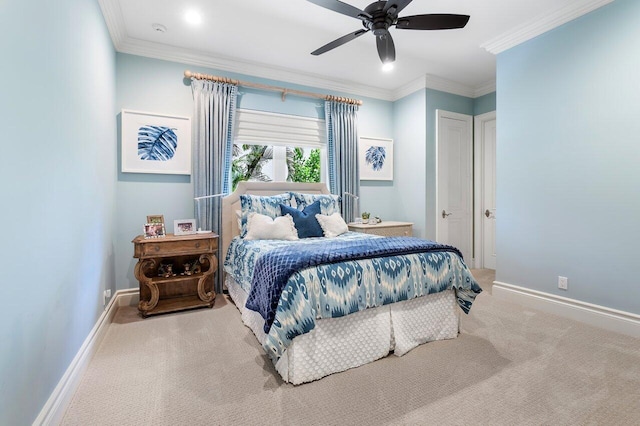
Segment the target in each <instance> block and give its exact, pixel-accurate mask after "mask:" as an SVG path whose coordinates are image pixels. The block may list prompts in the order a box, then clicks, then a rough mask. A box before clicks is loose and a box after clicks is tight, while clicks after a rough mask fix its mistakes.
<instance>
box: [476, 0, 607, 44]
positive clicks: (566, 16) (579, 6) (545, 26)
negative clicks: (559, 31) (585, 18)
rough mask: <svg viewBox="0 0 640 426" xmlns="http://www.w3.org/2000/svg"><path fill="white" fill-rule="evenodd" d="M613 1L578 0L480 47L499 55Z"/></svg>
mask: <svg viewBox="0 0 640 426" xmlns="http://www.w3.org/2000/svg"><path fill="white" fill-rule="evenodd" d="M613 1H614V0H576V1H574V2H573V3H571V4H568V5H567V6H564V7H562V8H560V9H557V10H555V11H553V12H551V13H549V14H546V15H543V16H537V17H535V18H534V19H531V20H529V21H527V22H526V23H524V24H523V25H521V26H520V27H518V28H514V29H512V30H510V31H507V32H505V33H502V34H501V35H499V36H498V37H495V38H493V39H491V40H489V41H487V42H486V43H484V44H482V45H480V47H482V48H483V49H485V50H487V51H488V52H490V53H493V54H494V55H497V54H498V53H502V52H504V51H505V50H507V49H510V48H512V47H514V46H517V45H519V44H521V43H524V42H525V41H528V40H531V39H532V38H534V37H537V36H539V35H540V34H543V33H545V32H547V31H549V30H552V29H554V28H556V27H559V26H560V25H563V24H566V23H567V22H569V21H572V20H574V19H576V18H579V17H580V16H582V15H585V14H587V13H589V12H591V11H594V10H596V9H598V8H600V7H602V6H604V5H606V4H609V3H611V2H613Z"/></svg>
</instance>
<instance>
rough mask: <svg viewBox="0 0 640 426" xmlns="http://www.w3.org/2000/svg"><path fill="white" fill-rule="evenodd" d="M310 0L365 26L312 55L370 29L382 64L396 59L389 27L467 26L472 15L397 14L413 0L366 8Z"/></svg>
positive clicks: (335, 0) (395, 0)
mask: <svg viewBox="0 0 640 426" xmlns="http://www.w3.org/2000/svg"><path fill="white" fill-rule="evenodd" d="M308 1H310V2H311V3H314V4H317V5H318V6H322V7H324V8H326V9H329V10H333V11H334V12H338V13H342V14H343V15H347V16H351V17H352V18H356V19H359V20H361V21H362V25H363V26H364V28H365V29H360V30H358V31H354V32H352V33H349V34H347V35H345V36H342V37H340V38H338V39H336V40H333V41H332V42H330V43H327V44H325V45H324V46H322V47H321V48H319V49H316V50H314V51H313V52H311V54H312V55H316V56H317V55H322V54H323V53H325V52H328V51H330V50H332V49H335V48H336V47H338V46H342V45H343V44H345V43H347V42H349V41H351V40H354V39H356V38H358V37H360V36H361V35H362V34H364V33H367V32H369V31H372V32H373V35H375V36H376V46H377V48H378V56H380V60H381V61H382V63H383V64H388V63H391V62H393V61H395V60H396V48H395V45H394V43H393V38H391V34H390V33H389V27H392V26H395V27H396V28H398V29H405V30H450V29H455V28H464V26H465V25H467V22H469V15H453V14H446V13H432V14H426V15H413V16H403V17H398V14H399V13H400V12H401V11H402V9H404V8H405V7H407V6H408V5H409V3H411V1H412V0H387V1H384V0H381V1H375V2H373V3H371V4H370V5H369V6H367V7H366V8H365V9H364V10H360V9H358V8H357V7H354V6H351V5H349V4H346V3H343V2H341V1H339V0H308Z"/></svg>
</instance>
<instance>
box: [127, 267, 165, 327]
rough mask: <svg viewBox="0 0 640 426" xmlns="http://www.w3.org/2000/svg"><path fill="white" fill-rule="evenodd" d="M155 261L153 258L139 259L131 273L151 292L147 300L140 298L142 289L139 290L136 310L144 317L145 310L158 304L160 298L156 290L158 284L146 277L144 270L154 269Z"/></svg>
mask: <svg viewBox="0 0 640 426" xmlns="http://www.w3.org/2000/svg"><path fill="white" fill-rule="evenodd" d="M155 268H156V261H155V259H146V260H140V261H138V263H136V266H135V269H134V270H133V274H134V275H135V277H136V279H137V280H138V281H139V282H140V285H141V286H142V285H144V286H146V287H147V288H148V289H149V292H150V293H151V297H150V299H149V300H144V299H143V298H142V291H141V292H140V302H139V303H138V310H139V311H140V312H141V313H142V316H144V317H146V316H147V315H146V314H147V312H149V311H150V310H152V309H153V308H155V307H156V305H157V304H158V300H159V298H160V292H159V291H158V286H157V285H156V284H155V283H154V282H153V280H151V278H150V277H147V276H146V274H145V271H148V270H155ZM141 289H142V288H141Z"/></svg>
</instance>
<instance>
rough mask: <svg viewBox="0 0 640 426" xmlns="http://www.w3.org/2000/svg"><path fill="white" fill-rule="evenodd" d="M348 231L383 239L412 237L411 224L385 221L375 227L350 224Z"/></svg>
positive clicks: (363, 224)
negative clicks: (373, 235)
mask: <svg viewBox="0 0 640 426" xmlns="http://www.w3.org/2000/svg"><path fill="white" fill-rule="evenodd" d="M349 231H354V232H362V233H365V234H375V235H381V236H383V237H411V236H412V235H413V223H411V222H392V221H387V220H385V221H382V222H380V223H378V224H376V225H369V224H365V223H355V222H352V223H350V224H349Z"/></svg>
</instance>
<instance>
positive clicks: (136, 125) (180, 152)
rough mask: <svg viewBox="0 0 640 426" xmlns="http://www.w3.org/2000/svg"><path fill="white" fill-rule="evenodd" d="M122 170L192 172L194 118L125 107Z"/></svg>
mask: <svg viewBox="0 0 640 426" xmlns="http://www.w3.org/2000/svg"><path fill="white" fill-rule="evenodd" d="M121 119H122V134H121V144H122V172H123V173H163V174H181V175H189V174H191V119H190V118H189V117H177V116H172V115H165V114H156V113H149V112H139V111H130V110H122V114H121Z"/></svg>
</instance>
